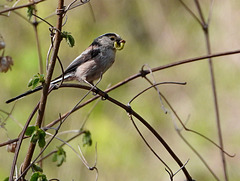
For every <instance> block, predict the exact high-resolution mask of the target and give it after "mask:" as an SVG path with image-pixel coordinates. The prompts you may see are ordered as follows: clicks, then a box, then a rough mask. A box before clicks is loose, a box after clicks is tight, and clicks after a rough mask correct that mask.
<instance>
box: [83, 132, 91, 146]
mask: <svg viewBox="0 0 240 181" xmlns="http://www.w3.org/2000/svg"><path fill="white" fill-rule="evenodd" d="M82 142H83V146H85V145H87V146H91V145H92V135H91V132H90V131H86V132H85V133H84V135H83V138H82Z"/></svg>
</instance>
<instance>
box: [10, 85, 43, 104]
mask: <svg viewBox="0 0 240 181" xmlns="http://www.w3.org/2000/svg"><path fill="white" fill-rule="evenodd" d="M41 89H42V86H38V87H36V88H35V89H33V90H29V91H27V92H24V93H22V94H20V95H18V96H16V97H14V98H12V99H9V100H7V101H6V103H7V104H8V103H10V102H13V101H16V100H18V99H20V98H23V97H25V96H27V95H29V94H32V93H34V92H37V91H39V90H41Z"/></svg>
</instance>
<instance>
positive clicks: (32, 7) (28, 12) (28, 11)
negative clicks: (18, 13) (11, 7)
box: [27, 6, 35, 20]
mask: <svg viewBox="0 0 240 181" xmlns="http://www.w3.org/2000/svg"><path fill="white" fill-rule="evenodd" d="M27 8H28V9H27V16H28V19H29V20H30V19H31V17H32V15H33V11H34V10H35V7H34V6H28V7H27Z"/></svg>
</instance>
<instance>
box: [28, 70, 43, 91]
mask: <svg viewBox="0 0 240 181" xmlns="http://www.w3.org/2000/svg"><path fill="white" fill-rule="evenodd" d="M44 82H45V79H44V75H43V74H39V73H38V74H36V75H34V76H33V78H31V79H30V80H29V82H28V87H32V89H35V88H36V87H37V85H38V84H39V83H44Z"/></svg>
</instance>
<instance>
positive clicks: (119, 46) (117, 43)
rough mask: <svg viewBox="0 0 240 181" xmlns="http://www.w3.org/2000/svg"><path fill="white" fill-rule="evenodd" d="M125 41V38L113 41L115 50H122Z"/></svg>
mask: <svg viewBox="0 0 240 181" xmlns="http://www.w3.org/2000/svg"><path fill="white" fill-rule="evenodd" d="M125 43H126V41H125V40H120V41H115V42H114V48H115V49H116V50H122V49H123V48H124V45H125Z"/></svg>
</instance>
